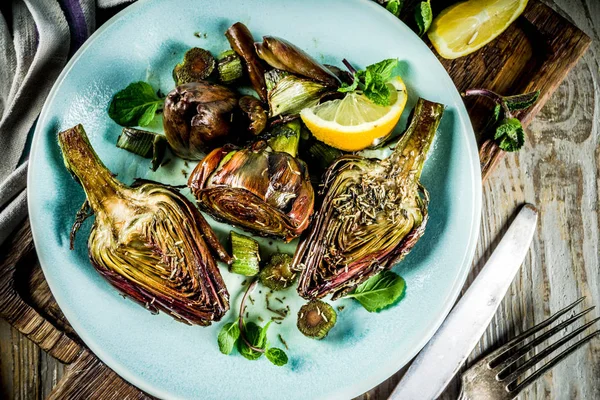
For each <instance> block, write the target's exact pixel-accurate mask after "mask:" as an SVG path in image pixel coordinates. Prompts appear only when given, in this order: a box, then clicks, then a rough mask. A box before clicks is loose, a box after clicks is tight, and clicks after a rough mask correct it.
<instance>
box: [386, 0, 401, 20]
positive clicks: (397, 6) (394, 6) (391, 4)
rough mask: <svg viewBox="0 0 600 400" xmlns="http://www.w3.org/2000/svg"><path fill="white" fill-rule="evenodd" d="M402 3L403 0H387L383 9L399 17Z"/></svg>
mask: <svg viewBox="0 0 600 400" xmlns="http://www.w3.org/2000/svg"><path fill="white" fill-rule="evenodd" d="M403 5H404V0H389V1H388V2H387V4H386V5H385V9H386V10H388V11H389V12H391V13H392V14H394V15H395V16H396V17H400V11H402V6H403Z"/></svg>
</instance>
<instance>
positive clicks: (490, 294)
mask: <svg viewBox="0 0 600 400" xmlns="http://www.w3.org/2000/svg"><path fill="white" fill-rule="evenodd" d="M536 222H537V210H536V209H535V207H534V206H532V205H531V204H526V205H524V206H523V207H522V208H521V210H520V211H519V214H518V215H517V217H516V218H515V220H514V221H513V223H512V224H511V225H510V227H509V228H508V230H507V231H506V233H505V234H504V236H503V237H502V240H501V241H500V243H499V244H498V246H497V247H496V249H495V250H494V252H493V253H492V255H491V257H490V258H489V260H488V261H487V263H486V264H485V266H484V267H483V269H482V270H481V272H479V275H478V276H477V278H476V279H475V281H473V283H472V284H471V286H470V287H469V289H468V290H467V292H466V293H465V294H464V295H463V296H462V298H461V299H460V301H459V302H458V303H457V304H456V305H455V306H454V308H453V309H452V311H451V312H450V314H448V317H447V318H446V320H445V321H444V323H443V324H442V326H441V327H440V329H439V330H438V331H437V332H436V334H435V335H434V336H433V338H432V339H431V340H430V341H429V343H427V345H426V346H425V347H424V348H423V350H421V352H420V353H419V355H418V356H417V357H416V358H415V360H414V361H413V363H412V365H411V366H410V368H409V369H408V371H407V372H406V374H405V375H404V377H403V378H402V380H401V381H400V383H398V386H396V388H395V389H394V391H393V392H392V394H391V395H390V397H389V399H391V400H429V399H436V398H437V397H439V396H440V395H441V394H442V392H443V390H444V389H445V388H446V386H447V385H448V383H450V381H451V380H452V378H453V377H454V375H456V373H457V372H458V370H459V369H460V367H461V366H462V365H463V363H464V362H465V360H466V359H467V357H468V356H469V354H470V353H471V351H472V350H473V348H474V347H475V345H476V344H477V343H478V342H479V339H480V338H481V336H482V335H483V333H484V332H485V330H486V328H487V326H488V325H489V323H490V321H491V320H492V318H493V316H494V314H495V313H496V310H497V309H498V306H499V305H500V302H501V301H502V299H503V298H504V295H505V294H506V291H507V290H508V287H509V286H510V284H511V282H512V280H513V278H514V276H515V274H516V273H517V271H518V270H519V268H520V267H521V264H522V263H523V260H524V259H525V256H526V255H527V251H528V250H529V246H530V244H531V240H532V238H533V233H534V231H535V226H536Z"/></svg>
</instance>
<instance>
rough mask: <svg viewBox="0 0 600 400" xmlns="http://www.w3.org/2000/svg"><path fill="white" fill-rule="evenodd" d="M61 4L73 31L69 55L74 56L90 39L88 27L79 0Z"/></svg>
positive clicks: (68, 0) (66, 1)
mask: <svg viewBox="0 0 600 400" xmlns="http://www.w3.org/2000/svg"><path fill="white" fill-rule="evenodd" d="M59 2H60V6H61V8H62V9H63V12H64V13H65V17H66V19H67V22H68V23H69V28H70V29H71V49H70V51H69V53H70V54H71V55H72V54H73V53H75V52H76V51H77V49H78V48H79V47H80V46H81V45H82V44H83V42H85V41H86V39H87V38H88V27H87V23H86V20H85V15H84V14H83V9H82V8H81V4H80V3H79V0H59Z"/></svg>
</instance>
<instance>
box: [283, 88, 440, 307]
mask: <svg viewBox="0 0 600 400" xmlns="http://www.w3.org/2000/svg"><path fill="white" fill-rule="evenodd" d="M443 110H444V106H442V105H441V104H437V103H433V102H430V101H427V100H423V99H419V101H418V103H417V105H416V107H415V110H414V117H413V119H412V122H411V124H410V126H409V128H408V129H407V131H406V132H405V133H404V136H402V138H401V139H400V141H399V142H398V144H397V145H396V148H395V150H394V152H393V153H392V154H391V155H390V156H389V157H387V158H386V159H384V160H378V159H367V158H363V157H359V156H354V155H348V156H342V157H340V158H338V159H337V160H336V161H335V162H334V163H333V164H332V165H331V166H330V167H329V169H328V170H327V171H326V173H325V176H324V180H323V185H324V186H323V193H324V198H323V203H322V205H321V208H320V209H319V210H318V212H316V213H315V218H314V222H313V224H312V226H311V229H310V231H309V232H308V235H306V236H304V237H303V239H302V241H301V242H300V244H299V246H298V248H297V250H296V254H295V255H294V260H293V265H292V268H293V269H296V270H301V275H300V279H299V282H298V293H299V294H300V295H301V296H302V297H304V298H307V299H311V298H320V297H323V296H326V295H328V294H332V295H333V298H334V299H335V298H338V297H340V296H343V295H344V294H346V293H347V292H349V291H350V290H352V289H353V288H355V287H356V286H357V285H358V284H360V283H362V282H363V281H365V280H366V279H368V278H369V277H370V276H372V275H375V274H376V273H378V272H379V271H381V270H383V269H388V268H391V267H392V266H393V265H394V264H395V263H396V262H398V261H400V260H401V259H402V258H403V257H404V256H405V255H406V254H408V252H409V251H410V250H411V249H412V247H413V246H414V245H415V243H416V242H417V240H418V239H419V238H420V237H421V236H422V235H423V232H424V230H425V225H426V223H427V205H428V202H429V195H428V193H427V190H425V188H424V187H423V186H422V185H421V184H420V182H419V177H420V175H421V169H422V168H423V163H424V162H425V158H426V155H427V151H428V149H429V146H430V144H431V142H432V140H433V137H434V135H435V132H436V130H437V127H438V125H439V122H440V119H441V117H442V113H443Z"/></svg>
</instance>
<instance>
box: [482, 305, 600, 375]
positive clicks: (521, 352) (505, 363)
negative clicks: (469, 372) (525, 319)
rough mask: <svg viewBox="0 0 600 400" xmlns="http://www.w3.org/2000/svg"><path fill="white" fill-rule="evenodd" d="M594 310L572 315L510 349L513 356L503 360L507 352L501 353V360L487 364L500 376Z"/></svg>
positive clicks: (589, 309) (590, 309)
mask: <svg viewBox="0 0 600 400" xmlns="http://www.w3.org/2000/svg"><path fill="white" fill-rule="evenodd" d="M594 308H595V307H590V308H588V309H587V310H583V311H582V312H580V313H578V314H575V315H573V316H572V317H570V318H569V319H567V320H565V321H563V322H561V323H560V324H558V325H556V326H555V327H553V328H552V329H550V330H548V331H547V332H545V333H544V334H543V335H540V336H538V337H537V338H535V339H534V340H532V341H531V342H529V343H527V344H526V345H524V346H523V347H520V348H516V346H514V347H513V348H511V349H510V350H513V349H515V350H516V352H515V353H514V354H511V355H510V356H508V358H505V356H506V355H507V353H508V352H509V351H507V352H505V353H503V354H502V355H500V356H499V357H498V358H503V359H502V360H498V359H493V360H491V361H490V363H489V366H490V368H496V367H498V366H500V369H501V371H500V374H498V375H501V374H502V373H503V372H505V371H506V369H507V368H508V367H510V366H511V365H513V364H514V363H515V362H517V361H518V360H519V359H521V358H523V357H524V356H525V355H526V354H527V353H528V352H529V351H530V350H532V349H533V348H534V347H535V346H537V345H538V344H540V343H542V342H543V341H544V340H546V339H548V338H549V337H551V336H554V335H555V334H556V333H558V332H560V331H561V330H562V329H563V328H564V327H566V326H568V325H571V324H572V323H573V322H575V321H576V320H578V319H579V318H581V317H583V316H584V315H586V314H587V313H589V312H590V311H592V310H593V309H594Z"/></svg>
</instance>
